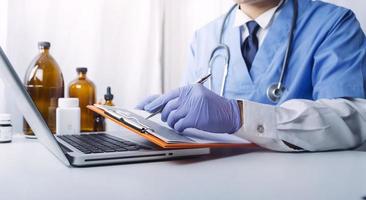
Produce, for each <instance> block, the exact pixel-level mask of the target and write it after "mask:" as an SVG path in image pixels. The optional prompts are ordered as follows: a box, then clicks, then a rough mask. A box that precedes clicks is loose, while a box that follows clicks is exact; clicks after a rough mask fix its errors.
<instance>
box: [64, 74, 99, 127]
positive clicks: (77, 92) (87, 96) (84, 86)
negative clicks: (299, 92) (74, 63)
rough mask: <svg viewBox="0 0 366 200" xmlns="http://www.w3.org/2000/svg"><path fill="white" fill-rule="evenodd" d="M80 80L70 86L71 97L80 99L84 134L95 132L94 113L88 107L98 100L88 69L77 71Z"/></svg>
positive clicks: (81, 125)
mask: <svg viewBox="0 0 366 200" xmlns="http://www.w3.org/2000/svg"><path fill="white" fill-rule="evenodd" d="M76 72H77V73H78V78H77V79H76V80H74V81H72V82H71V83H70V85H69V97H73V98H79V105H80V111H81V113H80V114H81V124H80V130H81V131H82V132H92V131H94V113H93V111H91V110H89V109H88V108H87V107H86V106H87V105H93V104H94V103H95V99H96V92H95V85H94V83H93V82H92V81H90V80H89V79H88V78H87V77H86V73H87V72H88V68H85V67H79V68H77V69H76Z"/></svg>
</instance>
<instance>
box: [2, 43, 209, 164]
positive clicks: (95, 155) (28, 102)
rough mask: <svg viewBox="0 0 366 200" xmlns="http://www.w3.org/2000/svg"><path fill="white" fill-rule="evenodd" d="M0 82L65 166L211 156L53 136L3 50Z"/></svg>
mask: <svg viewBox="0 0 366 200" xmlns="http://www.w3.org/2000/svg"><path fill="white" fill-rule="evenodd" d="M0 79H2V80H3V81H4V83H5V84H6V86H7V87H8V88H11V90H12V93H13V95H15V97H17V98H15V101H16V104H17V106H18V108H19V110H20V111H21V112H22V113H23V115H24V118H25V120H26V121H27V122H28V124H29V125H30V127H31V128H32V130H33V132H34V133H35V135H36V136H37V138H38V140H39V141H40V142H41V143H42V144H43V145H44V146H45V147H46V148H47V149H48V150H49V151H50V152H51V153H52V154H53V155H55V156H56V157H57V158H58V159H59V160H60V161H61V162H62V163H64V164H65V165H66V166H75V167H79V166H80V167H81V166H95V165H106V164H117V163H133V162H142V161H152V160H164V159H173V158H181V157H187V156H198V155H205V154H209V153H210V149H209V148H194V149H162V148H160V147H158V146H156V145H154V144H152V143H149V142H141V141H139V142H136V141H131V140H129V139H127V138H122V137H120V136H118V135H112V134H108V133H80V134H74V135H62V134H60V135H53V134H52V132H51V130H50V129H49V127H48V126H47V123H46V122H45V121H44V120H43V118H42V115H41V113H40V112H39V111H38V109H37V107H36V105H35V104H34V102H33V100H32V98H31V97H30V96H29V94H28V92H27V91H26V90H25V88H24V85H23V83H22V81H21V80H20V78H19V76H18V74H17V73H16V71H15V70H14V68H13V66H12V65H11V63H10V62H9V60H8V58H7V56H6V55H5V53H4V51H3V49H2V48H1V47H0Z"/></svg>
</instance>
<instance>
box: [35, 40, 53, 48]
mask: <svg viewBox="0 0 366 200" xmlns="http://www.w3.org/2000/svg"><path fill="white" fill-rule="evenodd" d="M50 47H51V43H50V42H47V41H42V42H38V48H39V49H49V48H50Z"/></svg>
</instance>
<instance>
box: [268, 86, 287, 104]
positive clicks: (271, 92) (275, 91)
mask: <svg viewBox="0 0 366 200" xmlns="http://www.w3.org/2000/svg"><path fill="white" fill-rule="evenodd" d="M284 92H285V87H283V86H282V85H279V84H278V83H275V84H273V85H271V87H269V88H268V89H267V97H268V98H269V99H270V100H271V101H272V102H274V103H277V102H279V101H280V99H281V97H282V94H283V93H284Z"/></svg>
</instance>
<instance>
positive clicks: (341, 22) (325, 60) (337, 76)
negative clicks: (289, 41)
mask: <svg viewBox="0 0 366 200" xmlns="http://www.w3.org/2000/svg"><path fill="white" fill-rule="evenodd" d="M336 11H337V13H335V14H334V16H337V21H336V23H334V24H333V26H332V27H331V28H330V30H329V31H328V33H327V35H326V36H324V38H323V37H320V38H319V40H321V41H322V42H321V43H320V45H319V47H318V48H317V50H316V52H315V54H314V62H313V69H312V83H313V99H334V98H343V97H352V98H364V97H365V93H364V79H365V73H366V40H365V35H364V33H363V31H362V29H361V27H360V24H359V22H358V20H357V19H356V17H355V15H354V14H353V12H352V11H350V10H347V9H337V10H336Z"/></svg>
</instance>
